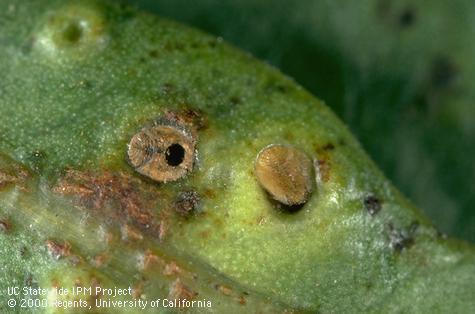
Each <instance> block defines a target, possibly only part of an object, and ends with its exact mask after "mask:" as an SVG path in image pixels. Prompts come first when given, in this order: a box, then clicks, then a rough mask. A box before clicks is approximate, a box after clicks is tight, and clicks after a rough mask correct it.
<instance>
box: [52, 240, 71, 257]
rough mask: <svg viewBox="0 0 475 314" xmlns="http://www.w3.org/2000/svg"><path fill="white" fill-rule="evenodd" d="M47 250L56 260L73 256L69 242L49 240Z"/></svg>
mask: <svg viewBox="0 0 475 314" xmlns="http://www.w3.org/2000/svg"><path fill="white" fill-rule="evenodd" d="M46 249H47V250H48V253H49V255H50V256H51V257H52V258H53V259H55V260H59V259H60V258H63V257H68V256H69V255H70V254H71V244H70V243H69V242H68V241H64V242H63V243H59V242H57V241H54V240H47V241H46Z"/></svg>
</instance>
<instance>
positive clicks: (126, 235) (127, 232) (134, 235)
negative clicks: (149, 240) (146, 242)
mask: <svg viewBox="0 0 475 314" xmlns="http://www.w3.org/2000/svg"><path fill="white" fill-rule="evenodd" d="M120 231H121V234H122V240H132V241H141V240H143V235H142V233H141V232H140V231H139V230H138V229H136V228H134V227H133V226H131V225H128V224H125V225H123V226H122V227H121V228H120Z"/></svg>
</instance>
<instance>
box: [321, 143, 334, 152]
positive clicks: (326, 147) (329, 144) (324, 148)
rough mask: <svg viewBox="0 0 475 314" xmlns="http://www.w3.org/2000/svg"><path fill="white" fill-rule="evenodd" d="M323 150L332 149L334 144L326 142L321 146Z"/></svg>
mask: <svg viewBox="0 0 475 314" xmlns="http://www.w3.org/2000/svg"><path fill="white" fill-rule="evenodd" d="M322 149H323V150H326V151H329V150H334V149H335V145H333V143H327V144H326V145H325V146H323V147H322Z"/></svg>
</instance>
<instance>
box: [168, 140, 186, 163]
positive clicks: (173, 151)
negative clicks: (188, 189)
mask: <svg viewBox="0 0 475 314" xmlns="http://www.w3.org/2000/svg"><path fill="white" fill-rule="evenodd" d="M165 158H166V160H167V164H168V165H170V166H173V167H176V166H178V165H179V164H181V163H182V162H183V159H184V158H185V149H184V148H183V146H181V145H180V144H172V145H170V146H168V148H167V151H166V152H165Z"/></svg>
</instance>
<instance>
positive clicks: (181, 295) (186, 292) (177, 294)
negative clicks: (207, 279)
mask: <svg viewBox="0 0 475 314" xmlns="http://www.w3.org/2000/svg"><path fill="white" fill-rule="evenodd" d="M197 295H198V293H197V292H194V291H193V290H191V289H190V288H188V287H187V286H185V285H184V284H183V283H181V281H180V279H179V278H178V279H176V280H175V281H174V282H173V283H172V284H171V286H170V292H169V294H168V299H171V300H192V299H194V298H195V297H196V296H197Z"/></svg>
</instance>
